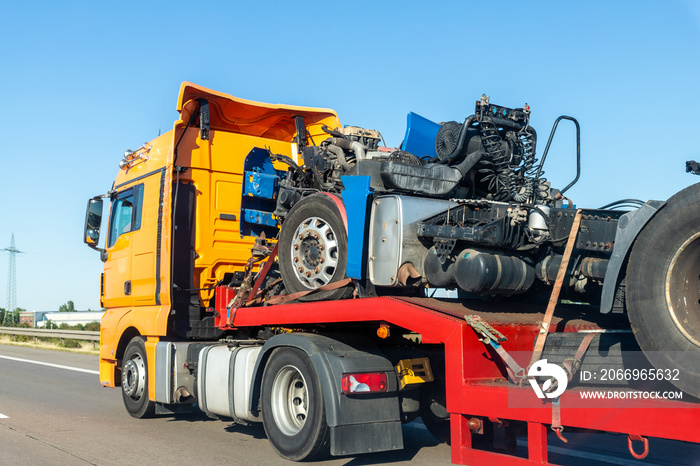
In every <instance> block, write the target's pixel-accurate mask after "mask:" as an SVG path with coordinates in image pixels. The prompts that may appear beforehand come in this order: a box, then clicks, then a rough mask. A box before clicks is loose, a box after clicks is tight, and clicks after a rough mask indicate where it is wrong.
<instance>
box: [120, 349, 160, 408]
mask: <svg viewBox="0 0 700 466" xmlns="http://www.w3.org/2000/svg"><path fill="white" fill-rule="evenodd" d="M123 361H124V362H123V364H122V396H123V398H124V406H125V407H126V411H127V412H128V413H129V414H131V415H132V416H133V417H135V418H139V419H141V418H147V417H152V416H153V414H154V413H155V406H156V404H155V403H154V402H153V401H151V400H149V399H148V370H147V368H148V361H147V359H146V345H145V344H144V339H143V337H134V338H133V339H132V340H131V341H130V342H129V345H128V346H127V347H126V351H125V352H124V359H123Z"/></svg>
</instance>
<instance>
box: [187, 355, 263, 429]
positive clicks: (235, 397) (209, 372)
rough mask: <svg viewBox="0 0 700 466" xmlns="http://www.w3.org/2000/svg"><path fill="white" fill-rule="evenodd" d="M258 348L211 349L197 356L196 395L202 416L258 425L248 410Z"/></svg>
mask: <svg viewBox="0 0 700 466" xmlns="http://www.w3.org/2000/svg"><path fill="white" fill-rule="evenodd" d="M261 348H262V347H261V346H235V347H229V346H228V345H226V344H221V345H212V346H209V347H207V348H204V349H203V350H202V351H201V352H200V353H199V360H198V364H197V395H198V397H197V398H198V401H199V408H200V409H201V410H202V411H204V412H205V413H212V414H216V415H219V416H226V417H232V418H233V419H234V420H244V421H252V422H261V421H262V419H261V418H260V416H254V415H253V414H252V413H251V412H250V410H249V409H248V405H249V403H248V400H249V398H250V391H251V382H252V379H253V369H254V368H255V362H256V361H257V358H258V354H260V349H261Z"/></svg>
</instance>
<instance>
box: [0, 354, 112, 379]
mask: <svg viewBox="0 0 700 466" xmlns="http://www.w3.org/2000/svg"><path fill="white" fill-rule="evenodd" d="M0 358H1V359H9V360H10V361H17V362H28V363H30V364H39V365H40V366H48V367H55V368H56V369H66V370H69V371H76V372H85V373H86V374H95V375H100V371H95V370H92V369H82V368H80V367H71V366H63V365H61V364H51V363H50V362H43V361H32V360H31V359H22V358H13V357H12V356H3V355H0Z"/></svg>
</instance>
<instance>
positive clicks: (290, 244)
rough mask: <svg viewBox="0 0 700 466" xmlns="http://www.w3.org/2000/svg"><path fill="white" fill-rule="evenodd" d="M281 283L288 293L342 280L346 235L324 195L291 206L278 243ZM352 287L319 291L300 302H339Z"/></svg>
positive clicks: (345, 262) (346, 248)
mask: <svg viewBox="0 0 700 466" xmlns="http://www.w3.org/2000/svg"><path fill="white" fill-rule="evenodd" d="M279 243H280V245H279V247H280V249H279V262H280V273H281V275H282V282H283V283H284V286H285V288H286V289H287V291H288V292H289V293H297V292H301V291H309V290H314V289H316V288H320V287H321V286H324V285H327V284H329V283H333V282H337V281H339V280H342V279H344V278H345V269H346V264H347V255H348V235H347V231H346V229H345V224H344V222H343V219H342V217H341V216H340V213H339V212H338V207H337V206H336V205H335V203H334V202H333V200H332V199H331V198H329V197H328V196H326V195H325V194H314V195H311V196H308V197H306V198H304V199H302V200H301V201H299V202H298V203H297V204H295V205H294V207H293V208H292V210H290V211H289V215H288V216H287V218H286V219H285V221H284V224H283V225H282V231H281V232H280V240H279ZM351 293H352V288H351V287H342V288H338V289H336V290H326V291H319V292H317V293H312V294H310V295H308V296H303V297H301V298H299V301H320V300H334V299H342V298H346V297H348V296H350V294H351Z"/></svg>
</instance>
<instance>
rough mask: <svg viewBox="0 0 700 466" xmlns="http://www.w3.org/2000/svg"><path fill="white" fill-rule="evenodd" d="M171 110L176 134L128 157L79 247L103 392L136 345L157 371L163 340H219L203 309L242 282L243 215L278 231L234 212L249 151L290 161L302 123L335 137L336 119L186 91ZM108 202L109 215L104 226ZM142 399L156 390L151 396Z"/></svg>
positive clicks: (93, 203) (92, 209) (247, 244)
mask: <svg viewBox="0 0 700 466" xmlns="http://www.w3.org/2000/svg"><path fill="white" fill-rule="evenodd" d="M177 110H178V112H179V113H180V119H179V120H177V121H176V122H175V124H174V125H173V129H172V130H171V131H168V132H167V133H165V134H163V135H161V136H159V137H158V138H156V139H154V140H152V141H150V142H148V143H146V144H144V145H143V146H141V147H140V148H138V149H137V150H135V151H126V152H125V154H124V158H123V159H122V160H121V161H120V162H119V167H120V170H119V172H118V174H117V177H116V179H115V181H114V185H113V187H112V189H111V190H110V191H109V192H108V193H107V194H106V195H103V196H96V197H94V198H93V199H91V200H90V201H89V205H88V213H87V218H86V233H85V242H86V243H87V244H88V245H89V246H91V247H93V248H95V249H99V250H100V251H101V256H102V260H103V261H104V272H103V274H102V277H101V288H100V289H101V296H100V297H101V305H102V306H103V307H104V308H106V309H107V312H106V314H105V316H104V318H103V319H102V328H101V345H100V380H101V382H102V384H103V385H105V386H115V384H117V385H118V384H119V383H120V380H119V377H120V371H118V370H117V369H118V368H119V367H120V364H121V363H120V361H121V359H122V358H123V355H124V351H125V349H126V347H127V345H128V343H129V341H131V340H132V339H133V338H134V337H136V336H139V335H140V336H142V337H143V339H144V340H145V347H146V351H147V354H148V361H149V364H154V363H155V353H154V348H155V344H156V343H157V342H158V341H159V340H160V339H161V338H163V337H176V336H177V337H182V338H193V339H205V338H208V339H211V338H214V337H216V336H217V334H218V333H219V330H218V329H217V328H216V327H215V326H214V316H213V311H212V309H211V307H212V306H211V303H210V301H211V300H212V297H213V295H214V287H215V285H217V284H220V283H229V282H232V281H235V280H237V279H239V277H240V276H241V275H242V273H243V271H244V269H245V265H246V263H247V261H248V259H249V258H250V255H251V252H250V251H251V246H252V245H253V241H254V238H253V237H252V236H246V235H245V234H244V232H242V231H241V223H242V219H244V218H245V217H246V215H248V217H249V220H252V221H251V222H247V224H248V225H253V226H255V225H261V228H262V229H263V231H264V228H265V222H267V224H268V227H270V226H272V225H274V223H272V222H273V221H274V219H272V221H270V220H271V219H269V218H267V219H258V220H257V223H256V219H255V216H256V212H255V209H252V208H249V209H248V212H247V213H246V211H245V209H243V210H242V207H241V199H242V198H243V197H250V198H252V197H254V193H248V194H246V193H244V191H243V190H244V184H245V183H244V179H243V174H244V163H245V160H246V157H247V156H248V155H249V153H250V152H251V148H252V147H258V148H262V147H264V148H268V149H269V150H270V151H271V152H273V153H276V154H283V155H287V156H288V157H290V158H292V159H294V160H297V158H298V150H297V147H298V146H297V136H298V135H297V125H298V119H299V118H301V119H303V125H304V126H305V130H306V132H307V133H308V136H309V137H310V138H314V137H316V138H318V139H320V138H322V137H323V135H324V134H325V133H324V132H323V130H322V129H321V128H322V126H324V125H327V126H329V127H331V128H335V127H338V126H340V123H339V121H338V117H337V115H336V114H335V112H334V111H332V110H327V109H316V108H308V107H296V106H288V105H271V104H262V103H258V102H253V101H249V100H243V99H238V98H235V97H232V96H229V95H226V94H222V93H219V92H215V91H211V90H208V89H205V88H203V87H200V86H197V85H194V84H191V83H188V82H185V83H183V84H182V86H181V88H180V92H179V96H178V104H177ZM249 182H254V180H249ZM104 198H108V199H109V200H110V202H111V207H110V212H109V219H108V221H105V222H102V219H101V216H102V200H103V199H104ZM250 217H252V218H250ZM174 220H175V221H174ZM102 223H103V226H102V228H100V225H101V224H102ZM244 223H246V222H245V220H244ZM174 225H176V226H175V227H174ZM275 228H276V227H275ZM268 231H269V230H268ZM101 232H103V233H105V234H106V235H105V236H106V238H105V239H104V247H102V248H100V247H99V246H98V244H99V243H100V233H101ZM246 233H247V234H250V233H251V232H250V231H247V232H246ZM149 388H150V390H151V391H153V390H155V387H154V384H151V386H150V387H149ZM152 395H153V394H152ZM151 398H153V399H155V397H154V396H152V397H151Z"/></svg>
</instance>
